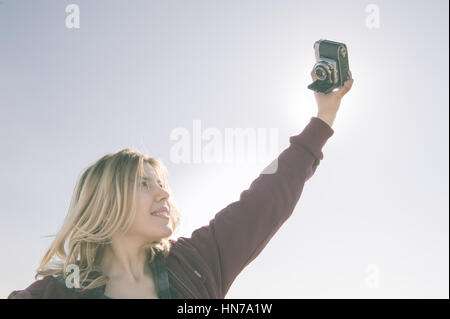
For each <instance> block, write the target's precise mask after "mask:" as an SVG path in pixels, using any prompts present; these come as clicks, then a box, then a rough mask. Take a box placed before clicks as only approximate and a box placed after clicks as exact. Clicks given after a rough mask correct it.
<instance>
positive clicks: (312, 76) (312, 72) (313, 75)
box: [311, 68, 317, 82]
mask: <svg viewBox="0 0 450 319" xmlns="http://www.w3.org/2000/svg"><path fill="white" fill-rule="evenodd" d="M311 79H312V80H313V82H315V81H316V80H317V75H316V72H314V68H313V69H312V71H311Z"/></svg>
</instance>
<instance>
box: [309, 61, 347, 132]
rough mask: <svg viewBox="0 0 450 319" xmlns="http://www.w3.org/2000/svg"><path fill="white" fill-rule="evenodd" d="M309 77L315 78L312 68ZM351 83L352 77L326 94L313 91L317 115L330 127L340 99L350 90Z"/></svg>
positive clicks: (314, 79)
mask: <svg viewBox="0 0 450 319" xmlns="http://www.w3.org/2000/svg"><path fill="white" fill-rule="evenodd" d="M311 78H312V80H313V81H316V80H317V76H316V73H315V72H314V69H313V70H312V71H311ZM352 85H353V78H351V79H349V80H347V81H345V83H344V85H343V86H341V87H340V88H339V89H338V90H336V91H332V92H329V93H328V94H324V93H320V92H314V96H315V97H316V102H317V107H318V109H319V110H318V112H317V117H318V118H320V119H322V120H323V121H325V122H326V123H327V124H328V125H330V127H331V126H332V125H333V122H334V119H335V118H336V114H337V111H338V110H339V106H340V104H341V99H342V98H343V97H344V95H345V94H346V93H347V92H348V91H350V89H351V88H352Z"/></svg>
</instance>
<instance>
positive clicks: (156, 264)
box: [151, 251, 172, 299]
mask: <svg viewBox="0 0 450 319" xmlns="http://www.w3.org/2000/svg"><path fill="white" fill-rule="evenodd" d="M151 267H152V271H153V275H154V279H155V285H156V291H157V293H158V297H159V298H160V299H172V296H171V293H170V286H169V276H168V274H167V269H166V263H165V258H164V256H163V254H162V253H161V252H159V251H157V253H156V256H155V260H154V261H153V262H152V263H151Z"/></svg>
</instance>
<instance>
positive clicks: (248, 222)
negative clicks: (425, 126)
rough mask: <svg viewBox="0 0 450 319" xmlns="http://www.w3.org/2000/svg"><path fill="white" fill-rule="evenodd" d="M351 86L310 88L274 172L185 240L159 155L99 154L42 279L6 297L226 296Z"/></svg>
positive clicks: (308, 165) (285, 207) (290, 206)
mask: <svg viewBox="0 0 450 319" xmlns="http://www.w3.org/2000/svg"><path fill="white" fill-rule="evenodd" d="M311 76H312V78H313V80H314V81H315V80H316V77H315V74H314V72H311ZM352 84H353V79H350V80H348V81H347V82H346V83H345V84H344V86H342V87H340V88H339V89H338V90H337V91H334V92H331V93H329V94H322V93H317V92H314V94H315V98H316V101H317V104H318V115H317V117H312V118H311V121H310V123H309V124H308V125H307V126H306V128H305V129H304V130H303V131H302V133H300V134H298V135H296V136H291V137H290V139H289V141H290V146H289V147H288V148H286V149H285V150H284V151H283V152H282V153H281V154H280V155H279V156H278V158H277V159H276V160H275V161H274V163H276V165H277V166H276V169H275V170H274V172H271V173H268V174H265V173H261V174H260V175H259V177H258V178H256V179H255V180H254V181H253V182H252V183H251V185H250V187H249V189H247V190H245V191H243V192H242V193H241V196H240V199H239V200H238V201H236V202H233V203H231V204H229V205H228V206H227V207H225V208H224V209H222V210H221V211H220V212H218V213H217V214H216V215H215V217H214V218H213V219H212V220H211V221H210V222H209V224H208V225H205V226H203V227H200V228H199V229H197V230H196V231H194V232H193V233H192V235H191V237H190V238H186V237H180V238H178V239H177V240H172V239H168V238H169V237H170V235H171V234H172V233H173V231H174V230H175V229H176V227H177V226H178V224H179V219H180V216H179V212H178V210H177V208H176V205H175V204H174V203H173V198H172V196H171V191H170V187H169V185H168V182H167V171H166V169H165V167H164V165H163V164H162V163H161V162H159V161H158V160H156V159H154V158H151V157H148V156H145V155H143V154H140V153H138V152H135V151H132V150H130V149H124V150H122V151H120V152H117V153H115V154H108V155H105V156H103V157H102V158H100V159H99V160H98V161H97V162H95V163H94V164H92V165H91V166H90V167H88V168H87V169H86V170H85V172H84V173H83V174H82V176H81V178H80V179H79V181H78V183H77V186H76V189H75V192H74V195H73V198H72V202H71V204H70V208H69V212H68V214H67V217H66V219H65V221H64V223H63V226H62V228H61V230H60V231H59V233H58V234H57V236H56V238H55V240H54V241H53V243H52V244H51V245H50V248H49V249H48V251H47V252H46V254H45V255H44V257H43V259H42V261H41V264H40V267H39V269H38V270H37V274H36V276H35V279H37V278H38V277H42V278H41V279H39V280H36V281H35V282H34V283H32V284H31V285H30V286H29V287H27V288H26V289H24V290H16V291H13V292H12V293H11V294H10V295H9V296H8V298H11V299H13V298H224V297H225V295H226V293H227V292H228V290H229V288H230V286H231V284H232V283H233V281H234V279H235V278H236V277H237V275H238V274H239V273H240V272H241V271H242V270H243V269H244V268H245V267H246V266H247V265H248V264H249V263H250V262H251V261H252V260H253V259H255V258H256V257H257V256H258V255H259V253H260V252H261V251H262V249H263V248H264V247H265V246H266V245H267V243H268V242H269V240H270V239H271V238H272V237H273V235H274V234H275V233H276V231H277V230H278V229H279V228H280V227H281V225H282V224H283V223H284V222H285V221H286V220H287V219H288V218H289V216H290V215H291V213H292V211H293V210H294V208H295V206H296V204H297V202H298V200H299V198H300V195H301V193H302V190H303V186H304V184H305V182H306V181H307V180H308V179H309V178H310V177H311V176H312V175H313V174H314V172H315V170H316V168H317V166H318V165H319V163H320V160H322V159H323V154H322V148H323V146H324V145H325V143H326V141H327V140H328V138H329V137H331V136H332V135H333V134H334V131H333V130H332V128H331V126H332V125H333V122H334V119H335V117H336V114H337V111H338V109H339V106H340V102H341V99H342V97H343V96H344V95H345V94H346V93H347V92H348V91H349V90H350V89H351V86H352Z"/></svg>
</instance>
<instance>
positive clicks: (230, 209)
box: [178, 117, 334, 296]
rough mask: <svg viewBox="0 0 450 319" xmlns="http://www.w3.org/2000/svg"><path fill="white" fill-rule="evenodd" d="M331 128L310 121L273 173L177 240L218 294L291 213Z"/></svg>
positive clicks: (315, 166)
mask: <svg viewBox="0 0 450 319" xmlns="http://www.w3.org/2000/svg"><path fill="white" fill-rule="evenodd" d="M333 134H334V131H333V129H332V128H331V127H330V126H329V125H328V124H327V123H325V122H324V121H323V120H321V119H319V118H318V117H312V118H311V120H310V122H309V124H308V125H307V126H306V127H305V129H304V130H303V131H302V133H300V134H298V135H296V136H291V137H290V139H289V141H290V145H289V147H288V148H286V149H285V150H284V151H283V152H281V154H280V155H279V156H278V158H277V159H276V161H277V169H276V171H275V172H273V173H272V174H260V175H259V176H258V177H257V178H256V179H255V180H254V181H253V182H252V183H251V185H250V187H249V188H248V189H247V190H245V191H243V192H242V193H241V195H240V199H239V200H238V201H235V202H233V203H231V204H229V205H228V206H227V207H225V208H224V209H222V210H221V211H220V212H218V213H217V214H216V215H215V217H214V218H213V219H212V220H211V221H210V222H209V224H208V225H206V226H203V227H201V228H199V229H197V230H196V231H194V232H193V233H192V236H191V237H190V238H185V237H181V238H179V239H178V243H179V244H181V245H182V246H185V247H186V245H187V246H190V247H191V248H194V249H196V250H197V251H198V252H199V255H200V256H202V258H203V259H204V260H205V263H206V264H208V265H209V267H210V269H211V271H212V272H213V274H214V277H215V280H216V282H217V284H218V285H219V287H220V289H221V291H222V293H223V296H225V295H226V293H227V291H228V290H229V288H230V286H231V284H232V282H233V281H234V280H235V278H236V276H237V275H238V274H239V273H240V272H241V271H242V269H243V268H244V267H245V266H247V265H248V264H249V263H250V262H251V261H252V260H253V259H255V258H256V256H258V254H259V253H260V252H261V250H262V249H263V248H264V247H265V246H266V245H267V243H268V242H269V240H270V239H271V238H272V237H273V235H274V234H275V233H276V232H277V230H278V229H279V228H280V227H281V225H282V224H283V223H284V222H285V221H286V219H288V217H289V216H290V215H291V214H292V212H293V210H294V208H295V206H296V204H297V202H298V200H299V198H300V195H301V193H302V190H303V185H304V184H305V182H306V181H307V180H308V179H309V178H310V177H311V176H312V175H313V174H314V172H315V171H316V168H317V166H318V165H319V163H320V160H322V159H323V154H322V148H323V146H324V145H325V143H326V141H327V140H328V138H329V137H331V136H332V135H333Z"/></svg>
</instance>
